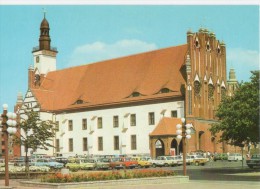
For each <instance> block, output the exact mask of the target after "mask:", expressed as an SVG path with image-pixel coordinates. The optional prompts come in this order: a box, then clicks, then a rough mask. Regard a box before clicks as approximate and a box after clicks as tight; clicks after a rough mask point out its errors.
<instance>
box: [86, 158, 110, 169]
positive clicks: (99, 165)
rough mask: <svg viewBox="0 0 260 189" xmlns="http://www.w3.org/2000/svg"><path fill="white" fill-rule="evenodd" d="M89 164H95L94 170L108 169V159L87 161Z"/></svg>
mask: <svg viewBox="0 0 260 189" xmlns="http://www.w3.org/2000/svg"><path fill="white" fill-rule="evenodd" d="M89 162H93V163H94V164H95V169H109V168H110V164H109V159H108V158H97V159H89Z"/></svg>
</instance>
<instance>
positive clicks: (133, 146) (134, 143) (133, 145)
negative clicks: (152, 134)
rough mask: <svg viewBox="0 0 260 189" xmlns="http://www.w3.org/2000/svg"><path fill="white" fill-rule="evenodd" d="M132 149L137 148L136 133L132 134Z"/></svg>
mask: <svg viewBox="0 0 260 189" xmlns="http://www.w3.org/2000/svg"><path fill="white" fill-rule="evenodd" d="M131 150H136V135H131Z"/></svg>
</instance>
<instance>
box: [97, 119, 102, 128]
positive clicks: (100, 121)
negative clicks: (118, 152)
mask: <svg viewBox="0 0 260 189" xmlns="http://www.w3.org/2000/svg"><path fill="white" fill-rule="evenodd" d="M97 125H98V129H102V117H99V118H98V119H97Z"/></svg>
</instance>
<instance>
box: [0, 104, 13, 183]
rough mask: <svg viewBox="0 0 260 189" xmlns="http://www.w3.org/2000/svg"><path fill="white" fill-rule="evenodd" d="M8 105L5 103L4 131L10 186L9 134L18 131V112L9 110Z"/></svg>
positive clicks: (6, 181) (6, 179) (7, 181)
mask: <svg viewBox="0 0 260 189" xmlns="http://www.w3.org/2000/svg"><path fill="white" fill-rule="evenodd" d="M7 109H8V105H7V104H4V105H3V114H2V115H1V116H2V123H1V124H0V126H1V127H2V132H3V133H4V143H5V186H9V170H8V134H14V133H16V128H15V126H16V121H15V119H16V114H15V113H12V112H7Z"/></svg>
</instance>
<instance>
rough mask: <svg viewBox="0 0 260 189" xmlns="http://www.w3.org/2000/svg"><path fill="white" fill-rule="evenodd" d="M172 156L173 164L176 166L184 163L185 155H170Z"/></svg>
mask: <svg viewBox="0 0 260 189" xmlns="http://www.w3.org/2000/svg"><path fill="white" fill-rule="evenodd" d="M170 157H171V158H172V159H173V160H174V164H173V166H175V165H182V164H183V157H182V156H180V155H177V156H170ZM186 162H187V161H186Z"/></svg>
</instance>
